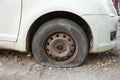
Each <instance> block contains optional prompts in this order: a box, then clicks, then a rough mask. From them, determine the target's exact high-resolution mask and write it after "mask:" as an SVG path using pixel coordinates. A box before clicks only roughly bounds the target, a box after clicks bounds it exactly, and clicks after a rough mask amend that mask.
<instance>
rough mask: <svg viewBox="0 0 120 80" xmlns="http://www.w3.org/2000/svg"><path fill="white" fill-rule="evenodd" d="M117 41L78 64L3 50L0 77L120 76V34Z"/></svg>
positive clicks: (67, 79)
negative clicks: (57, 64)
mask: <svg viewBox="0 0 120 80" xmlns="http://www.w3.org/2000/svg"><path fill="white" fill-rule="evenodd" d="M118 31H120V28H119V29H118ZM118 34H120V32H118ZM117 41H118V44H117V45H116V48H115V49H113V50H110V51H107V52H104V53H96V54H89V55H88V58H87V60H86V62H85V63H84V65H83V66H80V67H75V68H52V67H47V66H42V65H38V64H36V62H35V60H34V58H33V57H31V56H30V55H29V54H23V53H20V52H15V51H7V50H0V80H120V51H119V50H120V47H119V46H120V35H118V39H117Z"/></svg>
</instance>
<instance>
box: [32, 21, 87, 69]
mask: <svg viewBox="0 0 120 80" xmlns="http://www.w3.org/2000/svg"><path fill="white" fill-rule="evenodd" d="M57 32H65V33H67V34H69V35H71V36H72V37H74V38H75V40H76V41H75V42H77V45H78V49H77V55H76V57H75V58H74V59H73V60H72V61H71V62H69V63H67V64H62V65H59V64H54V63H51V62H50V60H49V58H48V57H47V55H46V51H45V42H46V40H47V39H48V37H49V36H50V35H52V34H54V33H57ZM32 52H33V55H34V57H35V59H36V60H37V62H38V63H40V62H43V64H44V63H45V64H47V65H48V66H55V67H74V66H78V65H81V64H82V63H83V61H84V60H85V58H86V57H87V54H88V41H87V38H86V35H85V33H84V31H83V30H82V29H81V27H80V26H79V25H78V24H76V23H75V22H73V21H71V20H68V19H53V20H50V21H48V22H46V23H44V24H43V25H42V26H40V28H39V29H38V30H37V32H36V33H35V35H34V38H33V42H32Z"/></svg>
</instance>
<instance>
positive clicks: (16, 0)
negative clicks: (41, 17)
mask: <svg viewBox="0 0 120 80" xmlns="http://www.w3.org/2000/svg"><path fill="white" fill-rule="evenodd" d="M20 15H21V0H0V41H10V42H15V41H16V40H17V36H18V31H19V25H20Z"/></svg>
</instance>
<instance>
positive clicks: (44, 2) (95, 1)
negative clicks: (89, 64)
mask: <svg viewBox="0 0 120 80" xmlns="http://www.w3.org/2000/svg"><path fill="white" fill-rule="evenodd" d="M20 1H21V4H22V5H21V7H22V9H21V10H22V11H21V14H19V16H21V15H22V16H21V21H19V23H20V24H19V25H20V29H19V26H18V27H15V26H14V27H15V29H12V30H13V32H14V30H17V31H16V33H13V34H14V35H15V38H14V39H13V40H12V39H9V37H8V41H13V43H14V44H13V46H12V47H6V46H3V48H10V49H14V50H18V51H26V50H27V49H26V43H27V34H28V31H29V29H30V27H31V25H32V24H33V23H34V22H35V21H36V20H37V19H38V18H39V17H41V16H43V15H45V14H48V13H50V12H55V11H65V12H69V13H74V14H76V15H78V16H80V17H81V18H82V19H83V20H85V21H86V22H87V23H88V25H89V26H90V29H91V31H92V35H93V41H92V42H91V44H92V46H91V48H90V52H101V51H105V50H108V49H111V48H112V47H114V46H115V42H116V41H113V42H111V41H110V40H108V37H110V34H109V33H110V32H111V31H114V30H116V24H117V18H116V17H117V13H116V11H115V9H114V5H113V4H112V2H111V0H92V1H91V0H76V1H73V0H52V1H50V0H20ZM19 10H20V8H19ZM92 17H93V18H92ZM109 19H110V20H109ZM19 20H20V18H19ZM96 21H97V22H96ZM99 21H102V23H103V24H102V23H98V22H99ZM104 21H105V22H104ZM112 21H113V22H112ZM114 21H115V22H114ZM109 24H111V26H109ZM14 27H13V28H14ZM16 28H17V29H16ZM101 28H102V29H101ZM18 29H19V30H18ZM99 29H100V31H99ZM102 30H103V31H104V32H105V36H104V38H103V39H102V34H101V31H102ZM17 32H19V33H18V34H17ZM105 37H106V38H105ZM16 38H17V39H16ZM10 45H11V44H10ZM98 49H99V50H98Z"/></svg>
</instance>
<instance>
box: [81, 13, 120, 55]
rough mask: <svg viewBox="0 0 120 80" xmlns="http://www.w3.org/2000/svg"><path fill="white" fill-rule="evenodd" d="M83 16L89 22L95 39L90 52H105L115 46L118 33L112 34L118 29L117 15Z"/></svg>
mask: <svg viewBox="0 0 120 80" xmlns="http://www.w3.org/2000/svg"><path fill="white" fill-rule="evenodd" d="M82 17H83V18H84V19H85V20H86V22H87V23H88V24H89V26H90V28H91V31H92V36H93V40H92V42H91V47H90V52H92V53H94V52H103V51H106V50H109V49H112V48H113V47H115V45H116V39H114V37H115V36H116V35H115V34H114V35H112V32H116V31H117V26H118V17H117V16H116V17H115V16H114V17H113V16H112V17H111V16H108V15H84V16H82ZM111 37H113V39H111Z"/></svg>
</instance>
